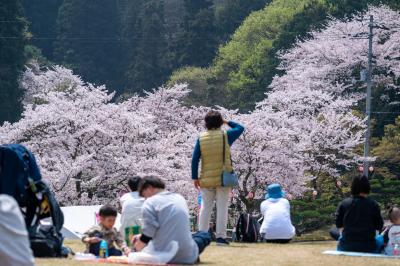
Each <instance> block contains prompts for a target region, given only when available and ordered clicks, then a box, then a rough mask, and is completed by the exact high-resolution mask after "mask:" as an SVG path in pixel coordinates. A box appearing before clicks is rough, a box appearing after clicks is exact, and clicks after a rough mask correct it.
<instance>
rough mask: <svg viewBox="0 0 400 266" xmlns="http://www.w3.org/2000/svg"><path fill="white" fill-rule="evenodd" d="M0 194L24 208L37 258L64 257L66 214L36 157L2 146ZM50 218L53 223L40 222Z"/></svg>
mask: <svg viewBox="0 0 400 266" xmlns="http://www.w3.org/2000/svg"><path fill="white" fill-rule="evenodd" d="M0 194H7V195H10V196H12V197H14V198H15V200H16V201H17V202H18V205H19V206H20V208H21V212H22V214H23V216H24V219H25V224H26V227H27V230H28V233H29V239H30V243H31V249H32V251H33V254H34V255H35V257H60V256H65V255H68V254H65V253H64V254H63V247H62V243H63V236H62V234H61V229H62V227H63V224H64V215H63V213H62V211H61V209H60V206H59V204H58V202H57V200H56V199H55V197H54V194H53V193H52V192H51V191H50V189H49V187H48V186H47V184H46V183H45V182H43V181H42V177H41V174H40V171H39V167H38V166H37V164H36V160H35V157H34V156H33V154H32V153H31V152H30V151H29V150H27V149H26V148H25V147H24V146H22V145H20V144H8V145H1V146H0ZM49 217H51V223H49V224H48V225H43V224H41V223H40V220H42V219H45V218H49Z"/></svg>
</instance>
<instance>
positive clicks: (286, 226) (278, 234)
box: [260, 184, 295, 244]
mask: <svg viewBox="0 0 400 266" xmlns="http://www.w3.org/2000/svg"><path fill="white" fill-rule="evenodd" d="M284 195H285V193H284V192H283V191H282V189H281V186H280V185H279V184H272V185H269V186H268V187H267V194H266V195H265V200H264V201H263V202H262V203H261V206H260V209H261V213H262V215H263V217H264V219H263V223H262V225H261V228H260V234H261V236H262V238H263V240H265V241H266V242H269V243H280V244H284V243H289V242H290V240H292V238H293V237H294V235H295V228H294V226H293V225H292V222H291V220H290V204H289V201H288V200H287V199H285V198H283V196H284Z"/></svg>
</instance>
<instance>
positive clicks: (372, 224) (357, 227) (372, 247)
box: [336, 176, 383, 253]
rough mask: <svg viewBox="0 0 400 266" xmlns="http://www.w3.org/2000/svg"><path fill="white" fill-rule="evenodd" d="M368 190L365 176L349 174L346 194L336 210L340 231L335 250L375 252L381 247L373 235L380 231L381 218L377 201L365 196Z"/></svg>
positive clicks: (367, 181) (337, 224)
mask: <svg viewBox="0 0 400 266" xmlns="http://www.w3.org/2000/svg"><path fill="white" fill-rule="evenodd" d="M370 190H371V186H370V184H369V180H368V178H367V177H366V176H361V177H358V176H357V177H355V178H353V181H352V184H351V194H352V196H351V197H350V198H347V199H345V200H343V201H342V202H341V203H340V204H339V207H338V208H337V211H336V227H337V228H338V229H339V231H340V232H341V236H340V237H339V243H338V247H337V248H338V250H340V251H355V252H374V253H377V252H379V251H380V249H381V247H382V243H381V241H378V238H377V239H376V231H381V230H382V227H383V219H382V216H381V211H380V208H379V205H378V203H377V202H376V201H374V200H372V199H369V198H368V197H367V195H368V194H369V192H370Z"/></svg>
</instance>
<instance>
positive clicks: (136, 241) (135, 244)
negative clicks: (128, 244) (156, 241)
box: [132, 235, 146, 251]
mask: <svg viewBox="0 0 400 266" xmlns="http://www.w3.org/2000/svg"><path fill="white" fill-rule="evenodd" d="M140 236H141V235H136V236H135V237H134V238H133V241H132V245H133V249H134V250H135V251H141V250H142V249H144V247H145V246H146V243H144V242H142V241H141V240H140Z"/></svg>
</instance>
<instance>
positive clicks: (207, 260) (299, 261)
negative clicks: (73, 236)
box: [36, 241, 400, 266]
mask: <svg viewBox="0 0 400 266" xmlns="http://www.w3.org/2000/svg"><path fill="white" fill-rule="evenodd" d="M65 245H66V246H68V247H71V248H72V249H73V250H74V251H75V252H79V251H82V250H83V249H84V247H83V245H82V244H81V243H80V242H79V241H65ZM335 247H336V243H335V242H333V241H315V242H294V243H290V244H287V245H278V244H265V243H258V244H243V243H233V244H231V245H230V246H229V247H218V246H216V245H215V244H214V243H212V244H211V246H209V247H208V248H207V249H206V250H205V251H204V253H203V254H202V255H201V256H200V259H201V263H200V265H204V266H205V265H218V266H219V265H221V266H224V265H226V266H236V265H243V266H253V265H268V266H278V265H293V266H315V265H322V266H357V265H360V266H361V265H362V266H391V265H400V259H376V258H360V257H339V256H328V255H322V254H321V253H322V251H324V250H327V249H335ZM36 265H39V266H40V265H43V266H50V265H57V266H61V265H62V266H64V265H66V266H78V265H82V266H93V265H95V263H93V262H79V261H74V260H73V259H72V258H68V259H37V260H36ZM99 265H113V266H115V265H118V264H105V263H104V264H103V263H102V264H99Z"/></svg>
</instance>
